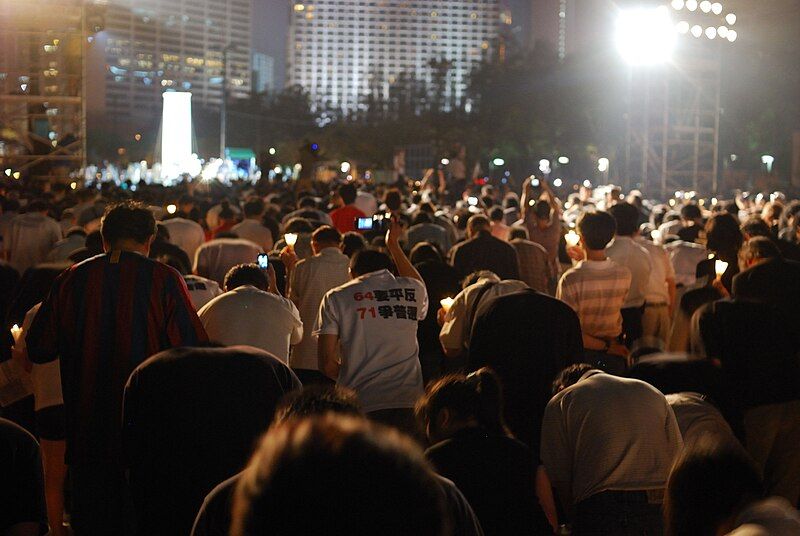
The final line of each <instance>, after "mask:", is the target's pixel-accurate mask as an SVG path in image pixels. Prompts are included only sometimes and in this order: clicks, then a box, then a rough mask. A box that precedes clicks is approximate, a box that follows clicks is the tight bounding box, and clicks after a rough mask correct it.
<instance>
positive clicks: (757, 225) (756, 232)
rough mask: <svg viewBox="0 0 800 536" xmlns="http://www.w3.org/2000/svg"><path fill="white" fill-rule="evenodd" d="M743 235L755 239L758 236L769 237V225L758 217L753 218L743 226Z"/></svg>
mask: <svg viewBox="0 0 800 536" xmlns="http://www.w3.org/2000/svg"><path fill="white" fill-rule="evenodd" d="M741 230H742V234H745V235H748V236H750V238H754V237H756V236H769V235H770V232H769V225H767V222H765V221H764V220H762V219H761V218H759V217H758V216H752V217H750V218H748V219H747V221H745V222H744V223H743V224H742V228H741Z"/></svg>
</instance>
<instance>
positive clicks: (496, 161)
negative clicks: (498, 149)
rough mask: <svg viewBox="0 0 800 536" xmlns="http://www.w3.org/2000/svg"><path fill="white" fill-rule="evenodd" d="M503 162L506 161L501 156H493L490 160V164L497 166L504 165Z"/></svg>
mask: <svg viewBox="0 0 800 536" xmlns="http://www.w3.org/2000/svg"><path fill="white" fill-rule="evenodd" d="M505 163H506V161H505V160H503V159H502V158H495V159H494V160H492V164H494V165H495V166H497V167H500V166H503V165H505Z"/></svg>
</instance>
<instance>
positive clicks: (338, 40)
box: [287, 0, 511, 112]
mask: <svg viewBox="0 0 800 536" xmlns="http://www.w3.org/2000/svg"><path fill="white" fill-rule="evenodd" d="M510 22H511V20H510V17H509V16H508V15H507V14H506V13H505V12H504V11H503V10H501V7H500V5H499V2H498V1H497V0H464V1H456V0H448V1H447V2H442V1H440V0H416V1H404V0H384V1H380V2H376V1H374V0H372V1H370V0H348V1H340V0H313V1H306V2H302V3H301V2H299V1H296V2H295V3H294V4H293V8H292V12H291V24H290V31H289V44H288V51H287V62H288V73H287V74H288V84H298V85H300V86H303V87H304V88H305V89H306V90H308V91H309V93H310V94H311V97H312V99H313V101H314V102H315V103H317V104H319V103H326V104H327V105H330V106H332V107H335V108H340V109H342V110H345V111H347V112H356V111H359V110H364V109H366V108H367V104H366V103H365V100H366V99H367V98H378V99H383V100H387V101H388V100H389V99H390V95H391V93H392V91H391V90H392V88H393V87H396V85H397V84H401V83H421V82H424V83H425V84H427V87H431V86H432V85H435V84H440V85H444V87H442V88H440V89H441V90H442V93H443V95H444V104H443V106H444V107H445V108H450V107H460V106H464V105H465V103H464V94H465V92H466V89H467V83H468V76H469V73H470V71H471V70H472V68H473V66H474V65H475V64H477V63H478V62H480V60H481V59H482V58H483V57H484V55H485V54H487V53H489V51H490V49H491V48H492V47H493V46H494V44H495V43H496V40H497V37H498V35H499V30H500V27H501V25H502V24H504V23H505V24H509V23H510ZM442 77H444V79H445V81H444V84H443V83H442Z"/></svg>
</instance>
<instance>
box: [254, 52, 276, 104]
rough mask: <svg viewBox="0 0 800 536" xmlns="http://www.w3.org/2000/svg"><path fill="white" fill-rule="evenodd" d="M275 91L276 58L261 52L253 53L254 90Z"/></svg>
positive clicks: (261, 91) (259, 91)
mask: <svg viewBox="0 0 800 536" xmlns="http://www.w3.org/2000/svg"><path fill="white" fill-rule="evenodd" d="M273 91H275V58H273V57H272V56H270V55H268V54H263V53H261V52H255V53H253V92H254V93H256V94H261V93H271V92H273Z"/></svg>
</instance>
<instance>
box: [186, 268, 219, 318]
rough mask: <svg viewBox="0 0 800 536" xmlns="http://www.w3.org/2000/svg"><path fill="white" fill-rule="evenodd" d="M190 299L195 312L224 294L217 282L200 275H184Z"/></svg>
mask: <svg viewBox="0 0 800 536" xmlns="http://www.w3.org/2000/svg"><path fill="white" fill-rule="evenodd" d="M183 280H184V281H185V282H186V289H187V290H188V291H189V299H190V300H192V305H194V310H195V311H199V310H200V309H202V308H203V306H204V305H205V304H207V303H208V302H210V301H211V300H213V299H214V298H216V297H217V296H219V295H220V294H222V289H221V288H220V286H219V284H218V283H217V282H216V281H212V280H210V279H206V278H205V277H200V276H199V275H184V276H183Z"/></svg>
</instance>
